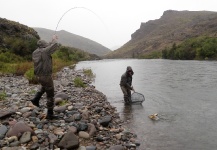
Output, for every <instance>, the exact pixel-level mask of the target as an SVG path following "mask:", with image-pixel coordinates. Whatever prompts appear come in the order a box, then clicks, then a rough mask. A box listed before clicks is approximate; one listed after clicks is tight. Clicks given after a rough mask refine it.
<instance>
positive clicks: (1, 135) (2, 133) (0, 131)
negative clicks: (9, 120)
mask: <svg viewBox="0 0 217 150" xmlns="http://www.w3.org/2000/svg"><path fill="white" fill-rule="evenodd" d="M7 131H8V128H7V127H6V126H5V125H0V140H1V139H3V138H4V137H5V134H6V132H7Z"/></svg>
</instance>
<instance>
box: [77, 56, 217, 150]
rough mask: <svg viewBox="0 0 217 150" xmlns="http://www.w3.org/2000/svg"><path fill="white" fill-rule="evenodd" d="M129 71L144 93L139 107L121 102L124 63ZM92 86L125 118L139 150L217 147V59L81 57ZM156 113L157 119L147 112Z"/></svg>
mask: <svg viewBox="0 0 217 150" xmlns="http://www.w3.org/2000/svg"><path fill="white" fill-rule="evenodd" d="M127 66H131V67H132V68H133V70H134V75H133V86H134V89H135V91H136V92H139V93H142V94H143V95H144V96H145V101H144V102H143V103H142V105H129V106H127V105H124V103H123V94H122V92H121V89H120V86H119V82H120V78H121V75H122V74H123V73H124V72H125V71H126V67H127ZM76 69H91V70H92V71H93V73H94V74H95V75H96V77H95V81H94V82H93V85H94V86H95V87H96V89H97V90H99V91H101V92H103V93H104V94H105V95H106V96H107V98H108V101H109V102H110V103H111V104H112V105H113V106H115V107H116V108H117V111H118V112H119V114H120V117H121V118H122V119H124V120H128V121H129V124H128V128H129V129H130V130H132V131H133V132H135V133H136V134H137V136H138V137H137V139H138V140H139V141H140V143H141V145H140V147H139V149H140V150H216V149H217V62H216V61H181V60H162V59H153V60H152V59H143V60H141V59H108V60H107V59H106V60H99V61H82V62H79V63H78V64H77V65H76ZM155 113H157V114H158V117H159V120H156V121H155V120H152V119H150V118H149V117H148V116H149V115H151V114H155Z"/></svg>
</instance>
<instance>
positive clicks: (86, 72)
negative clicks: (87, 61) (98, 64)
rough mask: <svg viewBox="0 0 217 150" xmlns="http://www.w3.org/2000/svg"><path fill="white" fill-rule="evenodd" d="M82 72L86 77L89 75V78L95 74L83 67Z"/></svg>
mask: <svg viewBox="0 0 217 150" xmlns="http://www.w3.org/2000/svg"><path fill="white" fill-rule="evenodd" d="M83 73H84V74H85V75H86V76H88V77H91V78H94V77H95V74H94V73H93V71H92V70H91V69H83Z"/></svg>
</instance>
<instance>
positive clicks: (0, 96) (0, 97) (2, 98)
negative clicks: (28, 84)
mask: <svg viewBox="0 0 217 150" xmlns="http://www.w3.org/2000/svg"><path fill="white" fill-rule="evenodd" d="M6 97H7V94H6V93H5V92H4V91H3V92H0V101H2V100H5V99H6Z"/></svg>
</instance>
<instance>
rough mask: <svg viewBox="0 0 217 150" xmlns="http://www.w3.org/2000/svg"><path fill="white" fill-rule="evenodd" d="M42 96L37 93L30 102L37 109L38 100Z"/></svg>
mask: <svg viewBox="0 0 217 150" xmlns="http://www.w3.org/2000/svg"><path fill="white" fill-rule="evenodd" d="M42 94H43V93H42V92H37V93H36V95H35V97H34V98H33V99H32V100H31V102H32V104H33V105H35V106H37V107H39V100H40V98H41V96H42Z"/></svg>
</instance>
